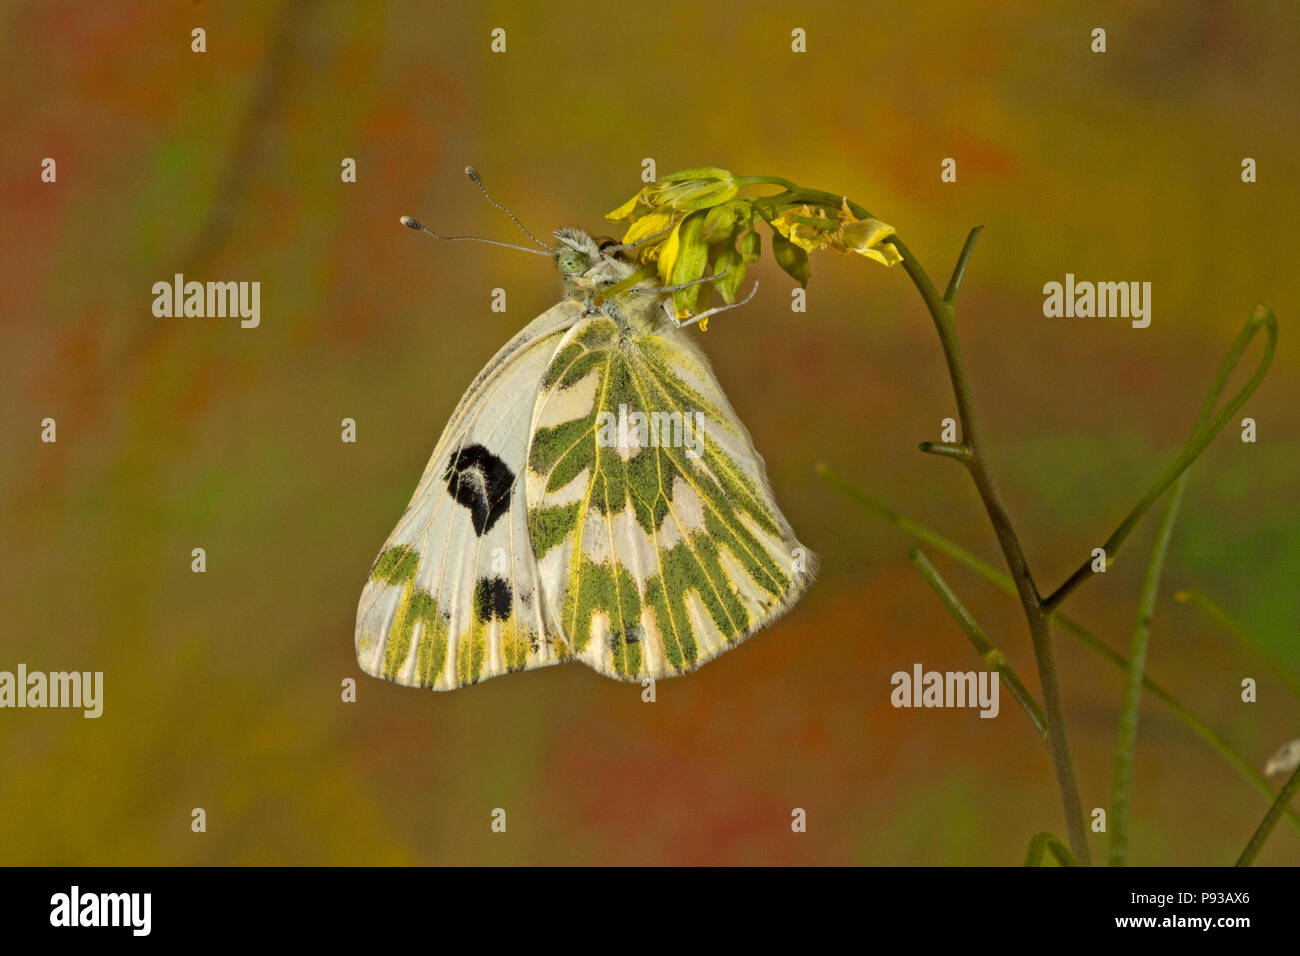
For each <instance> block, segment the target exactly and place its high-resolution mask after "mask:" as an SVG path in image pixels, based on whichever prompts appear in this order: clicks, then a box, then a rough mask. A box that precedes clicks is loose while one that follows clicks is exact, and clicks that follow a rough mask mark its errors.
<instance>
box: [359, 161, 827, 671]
mask: <svg viewBox="0 0 1300 956" xmlns="http://www.w3.org/2000/svg"><path fill="white" fill-rule="evenodd" d="M475 181H476V183H477V182H478V180H477V179H475ZM480 188H481V184H480ZM494 205H495V203H494ZM507 212H508V210H507ZM512 218H513V216H512ZM403 222H404V223H406V224H407V225H410V226H412V227H413V228H417V229H422V230H423V229H424V227H423V226H421V225H420V224H419V223H417V222H415V221H414V220H408V219H403ZM517 222H518V220H516V223H517ZM520 228H522V226H521V227H520ZM424 231H426V232H427V231H428V230H424ZM525 232H527V230H525ZM529 235H531V234H529ZM438 238H443V237H438ZM555 238H556V239H557V240H559V245H558V246H557V247H556V248H555V249H553V250H550V249H549V248H548V254H550V255H553V256H554V257H555V259H556V261H557V264H558V266H559V269H560V272H561V274H562V276H563V277H564V298H563V299H562V300H561V301H560V302H559V303H558V304H557V305H555V306H554V307H553V308H551V309H549V310H547V311H546V312H544V313H542V314H541V315H540V316H538V317H537V318H535V319H534V320H533V321H532V322H530V323H529V324H528V325H527V326H526V327H525V328H524V329H523V330H522V331H520V332H519V333H518V334H517V335H515V337H514V338H513V339H511V340H510V341H509V342H508V343H506V345H505V347H504V348H502V349H501V350H500V351H499V352H498V353H497V354H496V355H495V356H494V357H493V358H492V360H491V361H490V362H489V363H488V364H487V367H486V368H484V369H483V371H481V372H480V373H479V374H478V377H477V378H475V379H474V382H473V383H472V384H471V385H470V387H469V390H468V391H467V392H466V393H465V395H464V397H463V398H461V400H460V404H459V405H457V407H456V410H455V412H453V414H452V416H451V421H450V422H449V423H448V424H447V427H446V429H445V430H444V431H443V434H442V437H441V438H440V439H439V440H438V444H437V447H436V448H435V449H434V451H433V457H432V458H430V460H429V464H428V465H427V466H426V467H425V470H424V475H423V477H421V479H420V483H419V486H418V487H417V488H416V490H415V494H414V495H413V496H412V498H411V502H410V504H409V505H408V506H407V508H406V512H405V514H404V515H403V516H402V519H401V520H400V521H399V522H398V524H397V527H396V528H395V529H394V530H393V533H392V534H391V535H390V536H389V538H388V541H387V542H386V543H385V545H384V547H383V549H382V550H381V552H380V554H379V557H378V558H377V559H376V560H375V563H374V565H373V566H372V567H371V571H370V577H369V580H368V581H367V583H366V586H365V588H364V589H363V590H362V593H361V602H360V606H359V608H358V611H357V627H356V650H357V660H358V661H359V663H360V665H361V668H362V669H363V670H364V671H365V672H366V673H367V674H370V675H372V676H375V677H383V678H387V679H389V680H393V681H396V682H397V683H399V684H405V685H408V686H420V687H427V688H431V689H433V690H452V689H454V688H457V687H461V686H464V685H466V684H473V683H476V682H478V681H480V680H483V679H485V678H488V677H495V676H497V675H498V674H504V673H506V672H507V671H516V670H527V669H530V668H534V667H544V666H546V665H548V664H557V663H560V662H561V661H566V660H570V659H576V660H581V661H583V662H584V663H586V664H588V665H589V666H591V667H593V668H595V669H596V670H597V671H599V672H601V673H602V674H606V675H608V676H610V677H616V678H620V679H623V680H640V679H641V678H643V677H655V678H658V677H667V676H672V675H675V674H681V673H684V672H686V671H690V670H692V669H694V668H695V667H697V666H699V665H700V664H702V663H703V662H705V661H707V660H709V659H711V658H713V657H715V656H717V655H718V654H721V653H722V652H723V651H725V650H728V649H729V648H731V647H733V646H735V645H736V644H738V643H740V642H741V641H743V640H744V639H745V638H747V637H749V636H750V635H751V634H753V633H754V632H755V631H757V630H759V629H760V628H762V627H764V626H765V625H767V624H769V623H770V622H771V621H773V620H775V619H776V618H777V617H779V616H780V615H781V614H782V613H784V612H785V611H786V610H787V609H788V608H789V607H790V606H791V605H792V604H793V603H794V602H795V601H796V600H798V598H799V597H800V595H801V594H802V593H803V592H804V590H805V589H806V588H807V586H808V584H809V582H810V581H811V578H812V575H813V573H814V572H815V559H814V558H813V556H812V555H811V554H810V553H809V552H808V551H807V549H805V548H803V547H802V546H801V545H800V544H799V543H798V541H797V540H796V539H795V537H794V533H793V532H792V531H791V530H790V526H789V524H788V523H787V522H786V520H785V517H784V516H783V515H782V514H781V511H780V509H779V508H778V507H777V505H776V502H775V501H774V500H773V497H772V492H771V489H770V487H769V486H768V482H767V476H766V474H765V472H764V467H763V459H762V457H761V456H760V455H759V454H758V452H757V451H756V450H755V449H754V446H753V444H752V443H751V441H750V438H749V433H748V432H747V431H746V430H745V426H744V425H743V424H741V422H740V420H739V419H738V418H737V416H736V413H735V412H734V411H733V410H732V408H731V405H730V403H729V402H728V401H727V398H726V396H725V395H724V394H723V392H722V388H721V386H720V385H719V384H718V381H717V379H716V378H715V377H714V375H713V372H712V370H711V369H710V368H709V364H708V361H707V360H706V359H705V357H704V355H703V354H702V353H701V352H700V351H699V349H698V348H697V347H696V346H695V345H694V343H692V342H691V341H690V340H689V339H688V338H687V336H686V334H685V333H684V332H683V331H681V328H680V325H682V324H690V321H695V320H698V319H700V318H703V317H704V316H705V315H708V314H710V313H702V314H701V315H699V316H694V317H693V318H692V319H691V320H689V321H687V322H685V323H679V320H678V319H677V318H676V315H675V311H674V310H673V308H672V306H671V305H670V304H669V301H668V294H669V292H670V291H671V290H664V289H656V288H655V287H654V286H653V284H652V283H651V282H650V281H645V282H641V283H639V284H638V285H636V286H634V287H633V288H632V289H629V290H626V291H622V292H616V294H615V295H614V296H613V297H612V298H610V299H602V298H601V297H600V293H601V292H602V290H605V289H608V288H610V287H611V286H612V285H614V284H615V283H617V282H619V281H620V280H623V279H625V278H627V277H628V276H630V275H631V274H632V272H633V271H635V269H636V266H635V265H634V264H633V263H632V262H630V261H628V259H627V258H626V256H625V253H626V251H627V249H628V247H626V246H617V245H615V244H614V243H613V241H612V240H610V241H608V242H606V243H605V244H604V248H602V246H601V244H598V243H597V242H596V240H595V239H593V238H592V237H591V236H589V235H588V234H587V233H585V232H583V231H581V230H579V229H560V230H558V231H556V233H555ZM535 241H537V240H535ZM539 244H541V243H540V242H539ZM544 247H545V246H544ZM529 251H532V250H529ZM711 311H718V310H711Z"/></svg>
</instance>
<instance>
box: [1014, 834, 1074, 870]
mask: <svg viewBox="0 0 1300 956" xmlns="http://www.w3.org/2000/svg"><path fill="white" fill-rule="evenodd" d="M1047 850H1050V851H1051V852H1052V856H1054V857H1056V862H1057V863H1059V864H1060V865H1061V866H1078V865H1079V864H1078V863H1076V862H1075V860H1074V857H1072V856H1071V855H1070V851H1069V849H1067V848H1066V846H1065V844H1064V843H1062V842H1061V841H1060V840H1058V839H1057V838H1056V837H1055V836H1054V835H1053V834H1051V833H1048V832H1046V831H1044V832H1042V833H1036V834H1034V838H1033V839H1032V840H1030V841H1029V852H1027V853H1026V854H1025V866H1042V865H1043V854H1044V852H1045V851H1047Z"/></svg>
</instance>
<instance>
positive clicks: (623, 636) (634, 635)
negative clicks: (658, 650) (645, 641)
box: [605, 624, 645, 650]
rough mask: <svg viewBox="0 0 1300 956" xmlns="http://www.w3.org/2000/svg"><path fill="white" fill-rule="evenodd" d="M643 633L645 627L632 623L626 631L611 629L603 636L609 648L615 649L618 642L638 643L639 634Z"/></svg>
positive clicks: (639, 640)
mask: <svg viewBox="0 0 1300 956" xmlns="http://www.w3.org/2000/svg"><path fill="white" fill-rule="evenodd" d="M644 633H645V628H643V627H642V626H641V625H640V624H633V625H632V626H631V627H629V628H628V629H627V630H626V631H618V632H615V631H611V632H610V633H609V635H608V636H607V637H606V638H605V640H606V642H607V643H608V644H609V646H610V648H612V649H614V650H617V649H618V646H619V645H620V644H624V643H626V644H640V643H641V635H642V634H644Z"/></svg>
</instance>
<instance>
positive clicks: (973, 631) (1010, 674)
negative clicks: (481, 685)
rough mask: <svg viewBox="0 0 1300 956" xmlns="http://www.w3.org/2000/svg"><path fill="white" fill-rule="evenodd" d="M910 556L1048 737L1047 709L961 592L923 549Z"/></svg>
mask: <svg viewBox="0 0 1300 956" xmlns="http://www.w3.org/2000/svg"><path fill="white" fill-rule="evenodd" d="M908 557H909V558H910V559H911V561H912V563H913V564H914V565H916V567H917V570H919V571H920V572H921V576H922V577H924V578H925V580H926V582H927V583H928V584H929V585H930V587H931V588H933V589H934V593H935V594H937V595H939V600H941V601H942V602H943V604H944V607H946V608H947V609H948V612H949V613H950V614H951V615H952V616H953V617H954V618H955V619H956V620H957V624H958V625H959V626H960V627H961V629H962V631H963V632H964V633H965V635H966V636H967V637H968V638H969V639H970V642H971V644H973V645H974V646H975V650H976V652H978V654H979V655H980V657H982V658H983V659H984V662H985V663H986V664H988V665H989V666H990V667H993V668H994V669H995V670H997V672H998V674H999V675H1001V678H1002V683H1004V684H1006V685H1007V689H1008V690H1010V691H1011V696H1012V697H1014V698H1015V699H1016V703H1018V704H1019V705H1020V706H1021V708H1022V709H1023V710H1024V712H1025V715H1026V716H1027V717H1028V718H1029V722H1030V723H1031V724H1033V725H1034V730H1036V731H1038V736H1040V737H1042V738H1043V740H1046V739H1047V718H1046V717H1044V716H1043V708H1041V707H1040V706H1038V701H1036V700H1034V695H1033V694H1031V693H1029V691H1028V690H1027V689H1026V688H1025V685H1024V684H1023V683H1021V681H1020V678H1019V676H1017V674H1016V672H1015V670H1014V669H1013V668H1012V667H1011V662H1010V661H1008V660H1007V656H1006V655H1005V654H1003V653H1002V651H1000V650H999V649H998V648H997V647H996V646H995V645H994V644H993V642H992V641H991V640H989V638H988V635H987V634H985V633H984V630H983V628H981V627H980V626H979V624H978V622H976V620H975V616H974V615H973V614H971V612H970V611H968V610H967V609H966V606H965V605H964V604H962V603H961V598H959V597H957V592H955V591H954V590H953V589H952V588H951V587H950V586H949V585H948V582H947V581H945V580H944V579H943V575H941V574H940V573H939V571H938V569H937V568H936V567H935V566H934V565H933V564H931V563H930V559H929V558H927V557H926V556H925V555H924V554H922V553H921V551H920V550H919V549H913V551H912V553H911V554H909V555H908Z"/></svg>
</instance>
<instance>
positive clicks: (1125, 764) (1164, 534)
mask: <svg viewBox="0 0 1300 956" xmlns="http://www.w3.org/2000/svg"><path fill="white" fill-rule="evenodd" d="M1257 327H1258V323H1256V322H1254V319H1253V316H1252V318H1248V319H1247V320H1246V324H1245V325H1244V326H1243V327H1242V330H1241V331H1240V332H1239V333H1238V334H1237V338H1236V339H1235V340H1234V341H1233V343H1232V345H1231V346H1230V347H1229V349H1228V352H1227V354H1226V355H1224V357H1223V361H1221V362H1220V363H1219V368H1218V370H1217V371H1216V372H1215V375H1214V380H1213V381H1212V382H1211V383H1210V389H1209V391H1208V392H1206V395H1205V398H1204V399H1203V400H1202V402H1201V407H1200V408H1199V409H1198V410H1197V413H1196V421H1195V422H1194V423H1193V425H1192V434H1191V437H1190V438H1189V439H1188V441H1189V442H1190V441H1192V440H1194V439H1195V438H1196V436H1197V435H1199V434H1201V433H1202V431H1203V430H1204V429H1205V426H1206V423H1207V422H1209V420H1210V416H1211V415H1212V414H1213V413H1214V407H1215V405H1217V404H1218V403H1219V396H1220V395H1221V394H1222V393H1223V387H1224V385H1226V384H1227V382H1228V377H1229V376H1230V375H1231V374H1232V372H1233V370H1234V369H1235V368H1236V367H1237V363H1238V362H1239V361H1240V360H1241V356H1242V353H1243V352H1244V351H1245V348H1246V345H1247V344H1248V343H1249V342H1250V339H1251V337H1252V336H1253V335H1254V330H1255V328H1257ZM1187 475H1188V472H1187V471H1183V472H1182V474H1180V475H1179V476H1178V478H1177V480H1176V481H1175V482H1174V485H1173V490H1172V491H1171V492H1170V495H1169V498H1168V499H1167V501H1166V504H1165V512H1164V516H1163V517H1162V518H1161V520H1160V528H1159V530H1158V531H1157V532H1156V541H1155V545H1154V546H1153V547H1152V549H1151V560H1150V562H1149V563H1148V564H1147V571H1146V577H1145V578H1144V579H1143V582H1142V593H1141V595H1140V597H1139V599H1138V615H1137V622H1136V623H1135V624H1134V627H1133V641H1132V645H1131V647H1130V649H1129V658H1128V667H1127V669H1126V672H1125V678H1124V693H1123V698H1122V702H1121V704H1120V715H1119V730H1118V733H1117V738H1116V742H1115V773H1114V777H1113V779H1112V781H1111V804H1110V806H1111V812H1110V864H1111V866H1123V865H1124V864H1125V863H1126V862H1127V861H1128V837H1129V817H1130V805H1131V796H1132V790H1133V770H1134V767H1135V765H1136V763H1137V737H1138V721H1139V704H1140V703H1141V698H1142V678H1143V675H1144V673H1145V671H1146V662H1147V649H1148V648H1149V647H1150V644H1151V618H1152V616H1153V615H1154V614H1155V606H1156V596H1157V594H1158V593H1159V590H1160V576H1161V573H1162V571H1163V569H1164V563H1165V556H1166V554H1168V552H1169V541H1170V539H1171V537H1172V536H1173V530H1174V523H1175V522H1176V521H1177V519H1178V510H1179V508H1180V507H1181V505H1182V500H1183V493H1184V492H1185V491H1186V489H1187Z"/></svg>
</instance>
